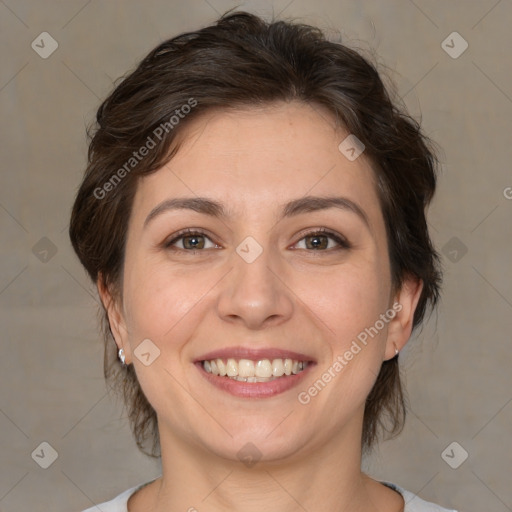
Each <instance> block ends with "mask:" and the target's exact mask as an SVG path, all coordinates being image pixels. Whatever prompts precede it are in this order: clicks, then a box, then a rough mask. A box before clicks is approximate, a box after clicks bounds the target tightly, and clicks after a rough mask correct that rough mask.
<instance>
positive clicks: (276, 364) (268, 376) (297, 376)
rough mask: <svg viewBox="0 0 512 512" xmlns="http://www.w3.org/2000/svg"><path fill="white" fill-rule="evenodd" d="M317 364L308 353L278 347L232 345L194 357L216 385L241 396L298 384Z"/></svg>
mask: <svg viewBox="0 0 512 512" xmlns="http://www.w3.org/2000/svg"><path fill="white" fill-rule="evenodd" d="M315 364H316V361H315V360H313V359H312V358H311V357H309V356H306V355H304V354H298V353H296V352H289V351H280V350H266V351H261V350H259V351H256V350H246V349H241V348H239V349H231V350H229V351H227V350H224V351H218V352H215V353H210V354H207V355H205V356H202V357H201V358H200V359H198V360H196V361H195V365H196V367H197V368H198V369H199V370H200V372H201V375H202V376H203V377H204V378H206V380H207V381H208V382H209V383H211V384H213V385H214V386H216V387H217V388H219V389H221V390H223V391H226V392H228V393H230V394H232V395H235V396H238V397H243V398H267V397H271V396H274V395H277V394H280V393H283V392H284V391H287V390H289V389H291V388H292V387H294V386H295V385H297V384H298V383H299V381H301V380H302V379H303V378H304V376H305V375H306V374H307V373H308V371H309V370H310V368H311V367H312V366H314V365H315Z"/></svg>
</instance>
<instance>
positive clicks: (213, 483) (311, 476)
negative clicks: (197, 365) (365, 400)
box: [151, 425, 378, 512]
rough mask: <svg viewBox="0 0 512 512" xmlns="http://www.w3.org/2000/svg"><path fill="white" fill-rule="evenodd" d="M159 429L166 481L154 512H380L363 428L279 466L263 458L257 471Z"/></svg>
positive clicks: (346, 431) (162, 481) (309, 448)
mask: <svg viewBox="0 0 512 512" xmlns="http://www.w3.org/2000/svg"><path fill="white" fill-rule="evenodd" d="M160 428H161V451H162V478H161V479H159V481H158V485H157V486H156V489H155V491H156V492H155V493H154V500H152V501H153V507H152V508H151V510H154V511H155V512H157V511H158V512H160V511H161V512H163V511H167V510H184V511H188V510H190V511H191V512H193V511H194V509H195V510H197V511H203V510H204V511H208V512H220V511H223V512H225V511H239V510H243V511H244V512H260V511H261V510H265V511H268V512H278V511H279V512H296V511H297V510H331V511H337V510H340V511H341V510H346V511H349V510H350V511H351V512H352V511H354V512H356V511H357V512H359V511H363V510H364V511H365V512H369V511H373V510H377V509H376V508H375V507H374V505H373V504H372V501H373V498H374V496H375V486H374V487H373V488H372V490H370V488H369V484H368V483H369V481H370V479H369V478H368V477H367V476H366V475H364V474H363V473H361V469H360V468H361V450H360V439H361V437H360V432H361V431H360V425H353V426H352V428H347V429H344V430H343V431H342V432H339V434H338V435H337V436H334V437H333V439H332V441H331V442H330V443H328V444H323V445H318V446H315V445H314V444H310V446H304V447H301V448H300V451H297V452H296V453H294V454H290V455H288V456H287V457H283V458H281V459H279V460H265V457H264V456H262V458H261V459H260V460H259V461H258V462H257V463H256V464H254V465H253V466H252V467H248V466H247V465H245V464H244V463H242V462H240V461H238V460H230V459H227V458H223V457H221V456H219V455H218V454H214V453H212V452H211V451H207V450H204V448H198V447H197V445H194V444H192V443H190V439H189V440H188V442H187V441H186V440H184V439H183V438H177V437H175V436H174V435H172V434H171V433H170V432H168V431H167V432H166V431H165V429H163V428H162V427H160ZM372 482H373V481H372ZM155 483H156V482H155ZM374 484H375V482H374ZM376 485H378V484H376ZM372 495H373V496H372Z"/></svg>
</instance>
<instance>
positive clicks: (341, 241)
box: [164, 228, 352, 254]
mask: <svg viewBox="0 0 512 512" xmlns="http://www.w3.org/2000/svg"><path fill="white" fill-rule="evenodd" d="M315 235H322V236H327V237H328V238H331V239H333V240H334V241H335V242H336V243H337V244H338V245H339V247H337V248H332V247H331V248H330V249H320V250H319V251H317V250H315V249H305V250H307V251H313V252H331V251H338V250H347V249H350V248H351V247H352V246H351V244H350V243H349V242H348V240H346V239H345V238H343V237H341V236H339V235H337V234H336V233H333V232H332V231H329V230H328V229H325V228H319V229H315V230H313V231H308V232H307V233H303V234H302V238H300V239H299V240H298V241H297V243H298V242H300V241H302V240H303V239H304V238H307V237H312V236H315ZM188 236H204V237H206V238H208V239H209V240H210V241H211V242H213V241H212V240H211V239H210V237H209V236H208V235H207V234H206V233H205V232H204V231H202V230H200V229H195V230H194V229H190V228H187V229H184V230H182V231H179V232H178V233H176V235H175V236H174V237H173V238H172V239H171V240H169V241H167V242H164V248H165V249H169V250H171V251H180V252H188V253H192V254H194V253H196V252H197V251H196V250H195V249H181V248H175V247H173V244H175V243H176V242H178V241H179V240H181V239H182V238H185V237H188ZM216 245H217V244H216ZM204 250H206V249H199V252H201V251H204Z"/></svg>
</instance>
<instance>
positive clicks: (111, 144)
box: [69, 12, 441, 456]
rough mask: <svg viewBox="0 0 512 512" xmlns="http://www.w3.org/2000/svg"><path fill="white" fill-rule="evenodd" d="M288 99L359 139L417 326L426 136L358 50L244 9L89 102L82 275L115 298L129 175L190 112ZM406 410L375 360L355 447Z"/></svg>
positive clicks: (79, 244) (138, 434)
mask: <svg viewBox="0 0 512 512" xmlns="http://www.w3.org/2000/svg"><path fill="white" fill-rule="evenodd" d="M292 100H295V101H301V102H305V103H308V104H311V105H319V106H323V107H325V108H327V109H328V110H329V111H330V112H332V113H333V115H334V116H335V117H336V119H337V120H338V122H340V124H341V125H343V126H344V127H345V128H346V129H347V130H348V131H349V132H350V133H352V134H354V135H355V136H356V137H357V138H358V139H359V140H360V141H362V142H363V144H364V145H365V155H366V156H367V157H368V158H369V159H370V162H371V163H372V167H373V169H374V172H375V176H376V179H377V188H378V195H379V199H380V204H381V208H382V212H383V216H384V220H385V223H386V230H387V237H388V245H389V260H390V267H391V274H392V282H393V285H394V287H395V288H396V289H399V287H400V286H401V284H402V283H403V280H404V278H405V277H406V276H411V275H412V276H415V277H416V278H418V279H421V280H422V281H423V290H422V292H421V296H420V299H419V302H418V305H417V308H416V310H415V313H414V323H413V327H414V328H416V327H417V326H418V325H420V324H421V323H422V321H423V318H424V316H425V313H426V310H427V307H428V306H429V305H430V306H432V308H433V307H434V306H435V304H436V303H437V300H438V297H439V287H440V283H441V271H440V268H439V256H438V254H437V253H436V251H435V250H434V248H433V246H432V243H431V240H430V237H429V233H428V228H427V223H426V218H425V211H426V208H427V206H428V204H429V203H430V201H431V199H432V196H433V194H434V190H435V186H436V174H437V159H436V156H435V153H434V151H433V145H432V143H431V141H430V140H429V139H428V138H427V137H426V136H425V135H424V134H423V133H422V131H421V129H420V125H419V123H418V122H417V121H415V120H414V119H412V118H411V117H410V116H409V115H408V114H407V113H406V110H405V108H403V107H401V108H399V107H398V106H397V103H398V102H397V100H393V101H392V100H391V97H390V94H389V92H388V91H387V89H386V87H385V86H384V84H383V82H382V80H381V78H380V76H379V73H378V72H377V70H376V66H375V65H374V64H372V63H370V62H369V60H368V59H367V58H365V57H363V56H362V54H361V53H360V52H357V51H355V50H353V49H350V48H348V47H347V46H345V45H343V44H341V43H336V42H331V41H329V40H327V39H326V37H325V36H324V35H323V33H322V31H321V30H320V29H318V28H316V27H311V26H308V25H304V24H299V23H294V22H285V21H272V22H265V21H264V20H262V19H260V18H259V17H257V16H254V15H252V14H249V13H245V12H237V13H230V12H228V13H226V14H225V15H224V16H222V17H221V18H220V19H219V20H218V21H217V22H216V23H215V24H214V25H211V26H208V27H205V28H203V29H201V30H199V31H197V32H189V33H184V34H181V35H179V36H177V37H174V38H172V39H169V40H168V41H165V42H164V43H162V44H160V45H159V46H158V47H157V48H155V49H154V50H152V51H151V52H150V53H149V54H148V55H147V56H146V57H145V58H144V59H143V60H142V61H141V62H140V64H139V65H138V67H137V68H136V69H135V70H134V71H133V72H132V73H131V74H129V75H128V76H126V77H125V78H124V80H123V81H122V82H121V83H120V84H119V85H118V86H117V87H116V88H115V89H114V91H113V92H112V93H111V94H110V95H109V97H108V98H107V99H106V100H105V101H104V102H103V103H102V105H101V106H100V107H99V109H98V112H97V125H96V126H95V127H94V135H93V136H92V137H91V139H92V140H91V142H90V146H89V154H88V166H87V169H86V172H85V176H84V179H83V182H82V184H81V186H80V189H79V190H78V193H77V197H76V200H75V203H74V206H73V211H72V215H71V222H70V228H69V234H70V238H71V242H72V244H73V248H74V250H75V252H76V253H77V255H78V257H79V258H80V261H81V262H82V264H83V266H84V267H85V269H86V270H87V272H88V274H89V276H90V277H91V279H92V280H93V282H95V283H97V282H98V281H100V282H101V283H103V284H104V285H105V286H107V287H108V289H109V290H110V292H111V293H112V295H113V296H114V297H116V298H118V299H119V300H120V299H121V296H122V272H123V257H124V248H125V240H126V234H127V226H128V219H129V217H130V212H131V208H132V202H133V198H134V194H135V192H136V187H137V181H138V178H139V177H140V176H143V175H147V174H149V173H151V172H154V171H156V170H157V169H159V168H161V167H162V166H163V165H164V164H165V163H167V162H168V161H169V160H170V159H171V158H172V157H173V156H174V154H175V153H176V151H177V150H178V149H179V143H178V140H177V137H176V136H177V134H179V133H180V132H182V131H183V128H184V127H185V126H186V125H187V123H188V122H189V121H190V120H191V119H194V118H196V117H197V116H199V115H201V114H202V113H204V112H206V111H207V110H211V109H213V108H217V109H224V110H226V109H236V108H237V107H242V106H251V105H265V104H268V103H271V102H276V101H292ZM143 147H145V148H146V151H143V150H142V148H143ZM139 153H140V154H139ZM141 155H143V156H141ZM102 323H103V331H104V339H105V363H104V374H105V378H106V379H107V382H109V383H111V384H112V386H113V387H114V389H116V390H117V391H119V392H120V393H121V395H122V396H123V398H124V401H125V404H126V406H127V409H128V416H129V419H130V425H131V428H132V431H133V434H134V437H135V439H136V441H137V445H138V446H139V448H140V449H141V450H142V451H144V452H145V453H147V454H148V455H152V456H157V448H158V444H159V440H158V428H157V417H156V413H155V411H154V409H153V408H152V406H151V405H150V404H149V402H148V401H147V399H146V397H145V395H144V393H143V391H142V389H141V387H140V385H139V383H138V380H137V377H136V374H135V371H134V369H133V365H130V366H128V367H126V368H124V367H121V365H120V362H119V361H118V359H117V347H116V344H115V342H114V341H113V338H112V333H111V331H110V327H109V323H108V317H107V315H106V311H105V309H104V308H103V313H102ZM405 410H406V407H405V398H404V393H403V391H402V387H401V383H400V372H399V366H398V358H396V357H395V358H393V359H391V360H389V361H385V362H383V364H382V367H381V370H380V373H379V375H378V377H377V380H376V382H375V385H374V387H373V389H372V391H371V392H370V394H369V396H368V398H367V401H366V406H365V412H364V421H363V435H362V449H363V451H368V450H369V449H370V448H371V446H372V445H373V443H374V442H375V441H376V440H377V439H378V437H379V434H380V431H381V430H383V431H387V432H388V433H389V434H391V435H394V434H397V433H399V432H400V431H401V430H402V428H403V424H404V421H405ZM147 441H150V442H152V447H151V449H150V450H149V451H145V449H144V444H145V443H146V442H147Z"/></svg>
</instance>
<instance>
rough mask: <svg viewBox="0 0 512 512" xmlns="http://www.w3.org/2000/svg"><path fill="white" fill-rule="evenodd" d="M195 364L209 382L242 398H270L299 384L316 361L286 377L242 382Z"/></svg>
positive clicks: (198, 363)
mask: <svg viewBox="0 0 512 512" xmlns="http://www.w3.org/2000/svg"><path fill="white" fill-rule="evenodd" d="M195 364H196V366H197V368H198V369H199V371H200V373H201V375H202V376H203V377H204V378H205V379H206V380H207V381H208V382H210V383H211V384H213V385H214V386H216V387H217V388H219V389H221V390H222V391H226V392H228V393H230V394H231V395H234V396H238V397H241V398H270V397H272V396H276V395H279V394H281V393H284V392H285V391H288V390H289V389H291V388H293V387H294V386H296V385H297V384H299V382H300V381H301V380H302V379H304V377H305V376H306V374H308V373H309V370H310V369H311V367H313V366H314V365H315V363H309V364H308V366H307V367H306V369H304V370H302V371H301V372H299V373H297V374H295V375H293V374H292V375H287V376H286V377H278V378H277V379H274V380H270V381H268V382H241V381H238V380H233V379H229V378H228V377H221V376H220V375H214V374H213V373H208V372H207V371H206V370H205V369H204V368H203V363H201V362H197V363H195Z"/></svg>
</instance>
